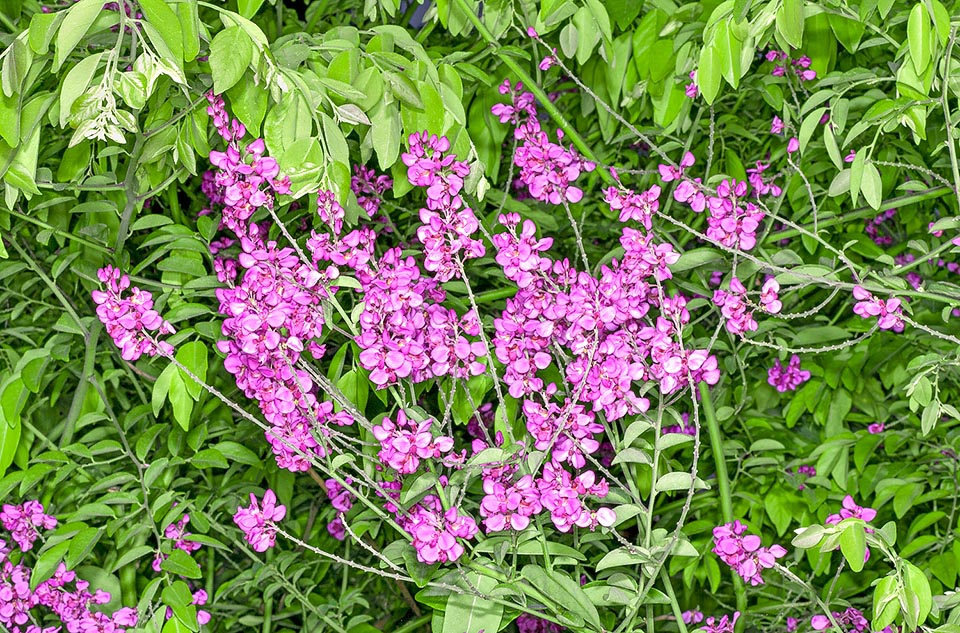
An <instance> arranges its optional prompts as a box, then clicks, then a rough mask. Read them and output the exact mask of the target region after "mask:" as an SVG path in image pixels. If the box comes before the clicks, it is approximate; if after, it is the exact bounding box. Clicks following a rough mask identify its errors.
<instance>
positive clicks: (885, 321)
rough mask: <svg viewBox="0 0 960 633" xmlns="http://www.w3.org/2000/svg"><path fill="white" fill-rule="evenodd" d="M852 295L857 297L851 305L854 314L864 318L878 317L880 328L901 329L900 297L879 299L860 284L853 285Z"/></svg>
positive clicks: (896, 330) (901, 311) (899, 330)
mask: <svg viewBox="0 0 960 633" xmlns="http://www.w3.org/2000/svg"><path fill="white" fill-rule="evenodd" d="M853 297H854V299H857V304H856V305H854V306H853V312H854V314H857V315H859V316H860V317H862V318H864V319H869V318H871V317H878V319H877V326H878V327H879V328H880V329H881V330H893V331H894V332H902V331H903V318H902V316H903V310H902V308H901V307H900V299H898V298H896V297H892V298H890V299H886V300H883V299H879V298H877V297H875V296H874V295H873V294H871V293H870V291H868V290H866V289H864V288H863V287H862V286H854V288H853Z"/></svg>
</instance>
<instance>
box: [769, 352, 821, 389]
mask: <svg viewBox="0 0 960 633" xmlns="http://www.w3.org/2000/svg"><path fill="white" fill-rule="evenodd" d="M808 380H810V372H809V371H806V370H803V369H800V357H799V356H797V355H796V354H794V355H793V356H791V357H790V362H789V363H788V364H787V366H786V367H784V366H783V365H782V364H781V363H780V359H779V358H778V359H776V360H775V361H774V364H773V367H771V368H770V369H769V370H768V371H767V382H768V383H769V384H770V385H771V386H773V387H776V388H777V391H779V392H780V393H783V392H785V391H794V390H795V389H796V388H797V387H799V386H800V385H802V384H803V383H805V382H806V381H808Z"/></svg>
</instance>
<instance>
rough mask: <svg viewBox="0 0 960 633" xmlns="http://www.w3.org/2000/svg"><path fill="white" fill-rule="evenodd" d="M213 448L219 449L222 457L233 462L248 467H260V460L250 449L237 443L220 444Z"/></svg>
mask: <svg viewBox="0 0 960 633" xmlns="http://www.w3.org/2000/svg"><path fill="white" fill-rule="evenodd" d="M213 448H215V449H217V451H219V452H220V454H221V455H223V456H224V457H225V458H227V460H229V461H231V462H238V463H240V464H245V465H247V466H258V465H259V464H260V458H259V457H257V454H256V453H254V452H253V451H251V450H250V449H249V448H247V447H246V446H244V445H242V444H238V443H237V442H230V441H227V442H220V443H219V444H217V445H216V446H214V447H213Z"/></svg>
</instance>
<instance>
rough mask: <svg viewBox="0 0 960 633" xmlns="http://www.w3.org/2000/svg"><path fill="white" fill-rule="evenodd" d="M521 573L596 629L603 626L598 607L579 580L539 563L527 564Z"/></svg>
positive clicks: (563, 606)
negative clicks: (555, 571)
mask: <svg viewBox="0 0 960 633" xmlns="http://www.w3.org/2000/svg"><path fill="white" fill-rule="evenodd" d="M520 575H521V576H523V578H524V579H526V580H527V581H528V582H529V583H530V584H531V585H533V586H534V587H536V588H537V589H539V590H540V591H541V593H543V594H544V595H546V596H547V597H548V598H550V599H551V600H553V601H554V602H555V603H556V605H557V606H559V607H561V608H565V609H568V610H570V611H571V612H572V613H575V614H576V615H579V616H580V617H582V618H583V619H584V620H586V621H587V622H589V623H591V624H592V625H593V626H594V627H595V628H596V629H602V628H603V627H602V626H601V624H600V614H599V613H598V612H597V608H596V607H595V606H594V605H593V602H591V601H590V598H589V596H587V594H586V593H584V591H583V589H582V588H581V587H580V583H579V581H577V580H573V579H572V578H569V577H567V576H564V575H560V574H554V573H551V572H548V571H547V570H545V569H543V568H542V567H538V566H537V565H525V566H524V567H523V569H522V570H520Z"/></svg>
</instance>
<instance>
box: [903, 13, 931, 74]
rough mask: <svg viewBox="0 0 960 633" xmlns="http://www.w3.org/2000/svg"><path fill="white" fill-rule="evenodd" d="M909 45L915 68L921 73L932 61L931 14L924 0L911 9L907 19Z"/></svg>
mask: <svg viewBox="0 0 960 633" xmlns="http://www.w3.org/2000/svg"><path fill="white" fill-rule="evenodd" d="M907 46H908V48H909V49H910V59H911V60H912V61H913V68H914V69H915V70H916V71H917V74H918V75H919V74H920V73H922V72H923V71H924V70H925V69H926V68H927V64H929V63H930V14H929V13H927V8H926V7H925V6H924V5H923V2H918V3H917V4H916V6H914V7H913V9H912V10H911V11H910V18H909V19H908V21H907Z"/></svg>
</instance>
